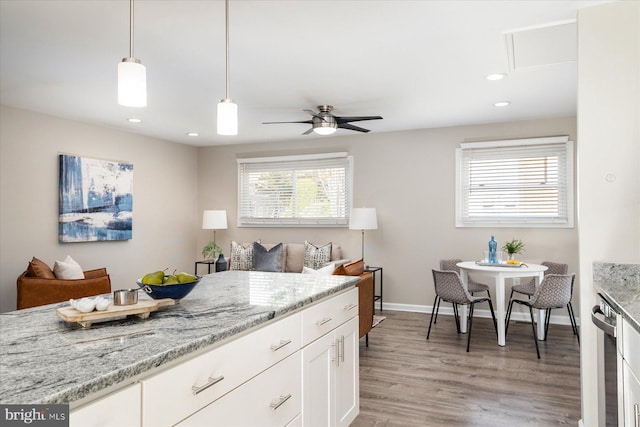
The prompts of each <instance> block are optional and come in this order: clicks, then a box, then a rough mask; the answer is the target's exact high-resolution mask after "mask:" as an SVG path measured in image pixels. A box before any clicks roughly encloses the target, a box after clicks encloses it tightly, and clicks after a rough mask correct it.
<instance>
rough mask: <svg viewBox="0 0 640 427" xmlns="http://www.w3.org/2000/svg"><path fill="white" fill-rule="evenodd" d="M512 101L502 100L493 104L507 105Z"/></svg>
mask: <svg viewBox="0 0 640 427" xmlns="http://www.w3.org/2000/svg"><path fill="white" fill-rule="evenodd" d="M510 104H511V102H509V101H500V102H496V103H495V104H493V105H494V106H496V107H506V106H507V105H510Z"/></svg>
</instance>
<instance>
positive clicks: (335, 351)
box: [331, 340, 340, 366]
mask: <svg viewBox="0 0 640 427" xmlns="http://www.w3.org/2000/svg"><path fill="white" fill-rule="evenodd" d="M331 347H332V348H333V354H335V358H334V357H333V356H331V361H332V362H335V364H336V366H340V348H339V347H340V344H339V341H338V340H334V341H333V343H332V344H331Z"/></svg>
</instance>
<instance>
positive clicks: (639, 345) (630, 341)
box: [622, 319, 640, 377]
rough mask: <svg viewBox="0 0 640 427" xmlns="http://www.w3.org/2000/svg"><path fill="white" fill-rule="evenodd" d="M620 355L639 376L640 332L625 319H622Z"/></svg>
mask: <svg viewBox="0 0 640 427" xmlns="http://www.w3.org/2000/svg"><path fill="white" fill-rule="evenodd" d="M622 355H623V356H624V359H625V360H626V361H627V363H628V364H629V367H630V368H631V370H632V371H633V373H634V374H635V375H636V376H637V377H640V357H639V356H638V355H640V333H639V332H638V331H637V330H635V329H634V328H633V326H631V324H630V323H629V322H628V321H627V320H626V319H625V320H623V321H622Z"/></svg>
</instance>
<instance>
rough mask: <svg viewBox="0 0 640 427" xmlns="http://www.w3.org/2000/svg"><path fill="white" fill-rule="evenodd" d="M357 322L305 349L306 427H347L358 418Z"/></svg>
mask: <svg viewBox="0 0 640 427" xmlns="http://www.w3.org/2000/svg"><path fill="white" fill-rule="evenodd" d="M358 357H359V344H358V318H357V317H355V318H352V319H351V320H349V321H348V322H347V323H344V324H343V325H341V326H338V327H337V328H336V329H334V330H332V331H330V332H329V333H327V334H325V335H323V336H321V337H320V338H318V339H317V340H316V341H314V342H312V343H311V344H309V345H308V346H306V347H305V348H303V349H302V377H303V401H302V423H303V425H305V426H313V427H315V426H336V427H339V426H348V425H349V424H351V422H352V421H353V420H354V419H355V417H356V416H357V415H358V412H359V407H360V390H359V383H360V381H359V370H358V367H359V363H358Z"/></svg>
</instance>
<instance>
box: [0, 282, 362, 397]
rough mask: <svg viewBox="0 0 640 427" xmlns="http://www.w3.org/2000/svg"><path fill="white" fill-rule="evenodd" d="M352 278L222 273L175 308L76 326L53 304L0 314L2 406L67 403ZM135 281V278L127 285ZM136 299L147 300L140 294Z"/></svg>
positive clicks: (329, 291)
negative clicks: (87, 325) (84, 327)
mask: <svg viewBox="0 0 640 427" xmlns="http://www.w3.org/2000/svg"><path fill="white" fill-rule="evenodd" d="M358 280H359V279H358V278H357V277H345V276H314V275H305V274H294V273H262V272H239V271H227V272H222V273H215V274H211V275H207V276H204V277H203V279H202V280H201V281H200V283H199V284H198V285H197V286H196V288H195V289H194V290H193V291H192V292H191V293H190V294H189V295H187V296H186V297H185V298H184V299H182V300H181V301H180V302H179V303H178V304H176V305H175V306H169V307H162V308H160V309H159V310H158V311H155V312H152V313H151V315H150V317H149V318H148V319H146V320H141V319H138V318H136V317H135V316H130V317H127V318H125V319H118V320H113V321H110V322H103V323H94V324H93V325H92V326H91V328H90V329H81V328H79V327H78V326H76V325H73V326H72V325H70V324H68V323H65V322H63V321H61V320H60V319H59V318H58V317H57V316H56V313H55V310H56V308H59V307H64V306H67V305H68V303H60V304H52V305H47V306H42V307H36V308H31V309H27V310H19V311H13V312H9V313H3V314H0V403H3V404H11V403H19V404H38V403H71V404H73V402H74V401H78V400H80V399H84V398H85V397H87V396H90V395H92V394H94V393H98V392H101V391H104V390H105V389H107V388H108V387H112V386H115V385H117V384H119V383H124V382H126V381H131V379H132V378H135V377H137V376H140V375H141V374H145V373H147V372H149V371H151V370H153V369H154V368H156V367H159V366H162V365H165V364H167V363H169V362H172V361H174V360H176V359H179V358H182V357H185V356H188V355H189V354H190V353H193V352H196V351H198V350H200V349H203V348H204V347H206V346H209V345H211V344H214V343H217V342H219V341H221V340H224V339H225V338H229V337H231V336H233V335H236V334H240V333H242V332H244V331H246V330H248V329H250V328H252V327H255V326H257V325H260V324H261V323H264V322H267V321H269V320H271V319H274V318H277V317H280V316H283V315H285V314H287V313H290V312H292V311H295V310H296V309H299V308H301V307H303V306H304V305H307V304H310V303H313V302H315V301H318V300H320V299H322V298H324V297H327V296H329V295H331V294H333V293H337V292H340V291H342V290H345V289H349V288H352V287H353V286H354V285H355V284H356V283H357V282H358ZM132 283H133V280H132ZM139 294H140V299H141V300H142V299H149V297H148V296H147V295H146V294H144V292H142V291H140V292H139Z"/></svg>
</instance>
